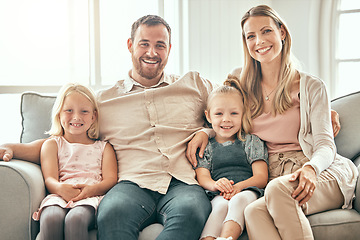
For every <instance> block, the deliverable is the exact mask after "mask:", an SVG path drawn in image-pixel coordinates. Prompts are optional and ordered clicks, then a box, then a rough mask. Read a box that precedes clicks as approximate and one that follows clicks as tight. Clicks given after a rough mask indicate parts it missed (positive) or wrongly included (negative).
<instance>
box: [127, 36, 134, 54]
mask: <svg viewBox="0 0 360 240" xmlns="http://www.w3.org/2000/svg"><path fill="white" fill-rule="evenodd" d="M132 46H133V42H132V40H131V38H129V39H128V40H127V47H128V50H129V52H130V53H132Z"/></svg>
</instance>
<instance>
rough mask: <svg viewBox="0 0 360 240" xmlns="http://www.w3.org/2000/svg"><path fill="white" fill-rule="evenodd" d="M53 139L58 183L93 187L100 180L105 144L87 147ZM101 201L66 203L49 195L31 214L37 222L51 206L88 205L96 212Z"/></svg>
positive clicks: (58, 197) (94, 198)
mask: <svg viewBox="0 0 360 240" xmlns="http://www.w3.org/2000/svg"><path fill="white" fill-rule="evenodd" d="M54 139H55V141H56V143H57V145H58V159H59V181H60V182H63V183H67V184H88V185H93V184H96V183H99V182H100V181H101V180H102V174H101V163H102V156H103V152H104V148H105V145H106V142H104V141H96V142H95V143H93V144H88V145H87V144H80V143H69V142H68V141H66V140H65V138H63V137H55V138H54ZM101 199H102V196H97V197H90V198H86V199H82V200H79V201H77V202H72V201H69V202H66V201H65V200H64V199H63V198H62V197H60V196H59V195H57V194H49V195H48V196H46V197H45V198H44V200H43V201H42V202H41V205H40V208H39V210H38V211H37V212H35V213H34V214H33V219H34V220H39V219H40V214H41V211H42V210H43V208H44V207H47V206H52V205H58V206H60V207H62V208H73V207H75V206H79V205H90V206H93V207H94V208H95V210H96V209H97V207H98V205H99V203H100V200H101Z"/></svg>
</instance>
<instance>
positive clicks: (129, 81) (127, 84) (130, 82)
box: [124, 70, 171, 92]
mask: <svg viewBox="0 0 360 240" xmlns="http://www.w3.org/2000/svg"><path fill="white" fill-rule="evenodd" d="M130 73H131V70H130V71H129V72H128V74H127V76H126V78H125V79H124V89H125V92H130V91H131V90H132V89H133V87H134V86H137V87H141V88H143V89H148V88H157V87H159V86H160V85H161V84H163V83H165V84H166V85H169V84H170V83H171V81H170V78H169V77H168V76H167V74H166V73H163V75H162V76H161V78H160V80H159V82H158V83H157V84H156V85H154V86H151V87H145V86H143V85H142V84H140V83H138V82H137V81H135V80H134V79H133V78H132V77H130Z"/></svg>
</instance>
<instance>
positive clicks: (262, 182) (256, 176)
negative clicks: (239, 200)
mask: <svg viewBox="0 0 360 240" xmlns="http://www.w3.org/2000/svg"><path fill="white" fill-rule="evenodd" d="M251 168H252V171H253V176H252V177H250V178H248V179H246V180H244V181H241V182H238V183H236V184H234V191H232V192H231V193H229V194H227V196H225V195H224V198H225V199H230V198H232V197H233V196H234V195H235V194H237V193H239V192H241V191H242V190H243V189H245V188H247V187H258V188H265V186H266V184H267V182H268V165H267V163H266V162H265V161H262V160H257V161H255V162H253V163H252V164H251Z"/></svg>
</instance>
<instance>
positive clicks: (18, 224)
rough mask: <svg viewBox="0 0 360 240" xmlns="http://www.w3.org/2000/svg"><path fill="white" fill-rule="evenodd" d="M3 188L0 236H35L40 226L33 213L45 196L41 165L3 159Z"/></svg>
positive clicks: (0, 180)
mask: <svg viewBox="0 0 360 240" xmlns="http://www.w3.org/2000/svg"><path fill="white" fill-rule="evenodd" d="M0 189H1V192H2V193H1V197H0V216H1V218H0V226H1V228H0V236H1V239H31V240H33V239H35V237H36V234H37V233H38V231H39V230H38V229H39V226H38V223H37V222H35V221H34V220H32V218H31V216H32V214H33V212H35V211H36V210H37V209H38V207H39V206H40V203H41V201H42V200H43V199H44V197H45V185H44V180H43V176H42V173H41V170H40V166H39V165H36V164H34V163H30V162H25V161H20V160H12V161H10V162H3V161H0Z"/></svg>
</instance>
